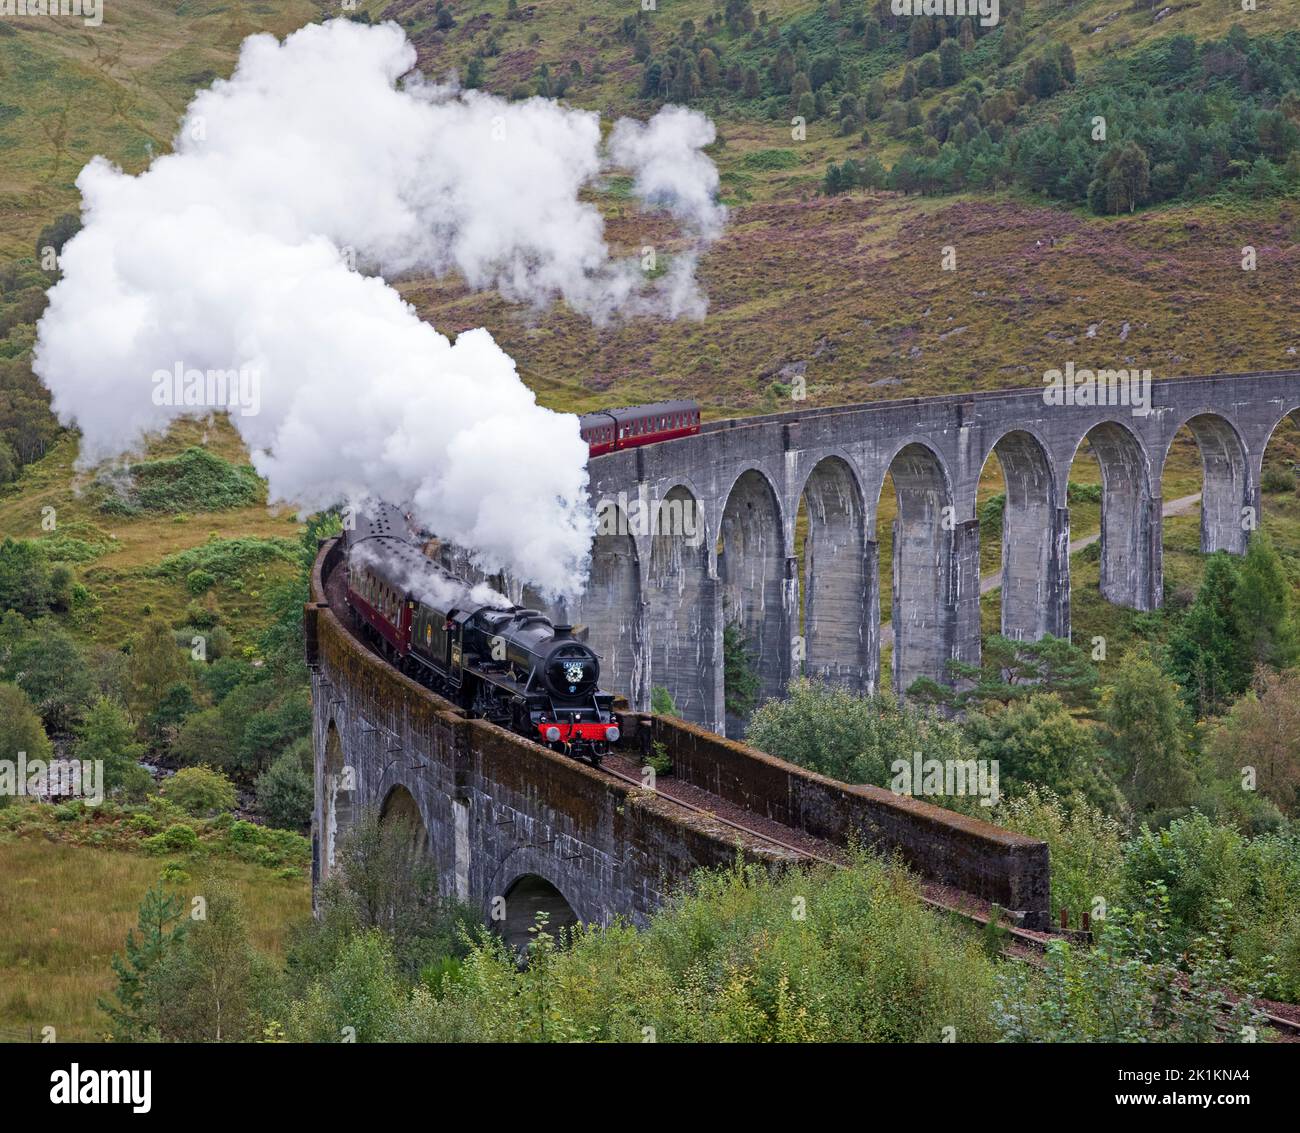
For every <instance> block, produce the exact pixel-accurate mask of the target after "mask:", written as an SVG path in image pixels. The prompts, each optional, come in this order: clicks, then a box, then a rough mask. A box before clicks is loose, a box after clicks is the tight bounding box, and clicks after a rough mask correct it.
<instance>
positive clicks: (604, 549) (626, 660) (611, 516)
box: [562, 504, 647, 707]
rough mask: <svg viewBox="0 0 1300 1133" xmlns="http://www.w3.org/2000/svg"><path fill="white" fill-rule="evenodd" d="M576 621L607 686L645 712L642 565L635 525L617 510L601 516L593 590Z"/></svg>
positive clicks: (578, 607)
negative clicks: (634, 529)
mask: <svg viewBox="0 0 1300 1133" xmlns="http://www.w3.org/2000/svg"><path fill="white" fill-rule="evenodd" d="M562 612H563V611H562ZM570 620H571V621H573V622H574V624H575V625H581V626H585V627H586V628H587V631H588V637H587V642H588V644H589V645H590V646H591V647H592V648H593V649H594V650H595V651H596V653H597V655H598V656H599V657H600V662H601V675H600V683H601V687H603V688H606V689H608V690H609V691H610V692H615V693H621V694H622V695H623V696H626V697H627V698H628V701H629V702H630V703H631V704H632V705H633V706H635V707H644V706H645V700H646V696H647V693H646V690H645V689H644V688H643V684H644V681H643V675H644V674H643V672H642V669H643V665H642V657H641V641H642V610H641V562H640V557H639V556H638V554H637V546H636V539H635V538H634V536H633V527H632V525H631V522H630V521H629V519H628V516H627V513H626V512H625V511H624V510H623V509H622V508H620V507H618V506H617V505H614V504H610V505H608V506H607V507H605V508H603V509H602V510H601V512H600V513H599V529H598V531H597V534H596V538H595V539H594V540H593V541H592V545H591V572H590V574H589V576H588V580H587V589H586V592H585V593H584V594H583V595H582V597H581V598H580V599H579V600H578V601H577V602H576V603H575V605H574V609H573V611H572V612H571V615H570Z"/></svg>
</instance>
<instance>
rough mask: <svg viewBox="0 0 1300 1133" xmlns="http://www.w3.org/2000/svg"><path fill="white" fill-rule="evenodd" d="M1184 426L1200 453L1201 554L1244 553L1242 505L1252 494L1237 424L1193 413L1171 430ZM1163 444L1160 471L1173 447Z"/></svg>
mask: <svg viewBox="0 0 1300 1133" xmlns="http://www.w3.org/2000/svg"><path fill="white" fill-rule="evenodd" d="M1183 426H1186V427H1187V429H1188V431H1189V432H1190V433H1191V434H1192V437H1193V439H1194V440H1195V441H1196V447H1197V449H1198V450H1199V452H1200V455H1201V473H1202V478H1201V550H1202V552H1204V553H1205V554H1207V555H1208V554H1210V553H1212V552H1214V551H1229V552H1231V553H1232V554H1234V555H1241V554H1245V552H1246V537H1247V527H1246V525H1245V524H1244V523H1243V522H1242V508H1244V507H1247V506H1249V504H1250V501H1251V499H1252V496H1253V491H1252V484H1251V474H1250V464H1249V460H1248V457H1247V453H1246V445H1245V442H1244V441H1243V440H1242V437H1241V434H1240V433H1239V432H1238V431H1237V427H1236V426H1235V425H1234V424H1233V423H1232V422H1231V421H1229V420H1228V419H1227V418H1226V417H1223V416H1220V415H1219V414H1217V413H1197V414H1195V415H1193V416H1192V417H1189V418H1188V419H1187V420H1185V421H1183V422H1182V423H1181V424H1180V425H1179V426H1178V429H1175V430H1174V436H1177V434H1178V431H1179V429H1182V428H1183ZM1173 443H1174V442H1173V438H1172V437H1171V438H1170V441H1169V444H1168V445H1167V446H1166V447H1165V452H1164V456H1163V457H1162V459H1161V462H1160V465H1161V470H1162V472H1163V469H1164V465H1165V463H1166V462H1167V461H1168V460H1169V452H1170V450H1171V449H1172V448H1173Z"/></svg>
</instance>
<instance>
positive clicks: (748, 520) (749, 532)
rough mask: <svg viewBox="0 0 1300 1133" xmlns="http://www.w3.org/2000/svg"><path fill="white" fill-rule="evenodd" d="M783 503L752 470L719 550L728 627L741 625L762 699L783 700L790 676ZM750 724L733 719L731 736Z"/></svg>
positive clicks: (740, 485)
mask: <svg viewBox="0 0 1300 1133" xmlns="http://www.w3.org/2000/svg"><path fill="white" fill-rule="evenodd" d="M784 531H785V529H784V526H783V524H782V520H781V505H780V503H779V502H778V498H777V493H776V491H775V489H774V488H773V487H772V483H771V481H770V480H769V479H768V478H767V476H766V475H764V474H763V473H762V472H760V471H758V470H757V469H755V468H750V469H748V470H747V471H745V472H742V473H741V474H740V476H739V477H737V478H736V481H735V483H734V484H732V486H731V491H730V492H729V493H728V494H727V502H726V505H725V506H724V508H723V510H722V521H721V523H720V524H719V530H718V537H717V544H716V551H717V562H718V581H719V584H720V586H721V589H722V620H723V624H724V626H725V625H727V624H736V625H738V626H739V627H740V630H741V632H742V633H743V635H744V636H745V639H746V641H747V643H748V649H749V651H750V654H751V656H752V658H753V663H754V670H755V672H756V674H757V676H758V698H759V700H760V701H761V700H764V699H766V698H768V697H773V696H780V695H781V693H782V691H783V690H784V688H785V681H786V675H787V673H788V672H789V666H788V657H789V633H788V630H787V621H786V610H785V580H786V555H785V534H784ZM743 727H744V721H743V720H741V719H738V718H735V717H733V716H731V715H728V719H727V735H729V736H731V737H733V738H735V737H737V736H739V735H740V734H741V732H742V731H743Z"/></svg>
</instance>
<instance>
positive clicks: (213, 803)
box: [162, 766, 235, 818]
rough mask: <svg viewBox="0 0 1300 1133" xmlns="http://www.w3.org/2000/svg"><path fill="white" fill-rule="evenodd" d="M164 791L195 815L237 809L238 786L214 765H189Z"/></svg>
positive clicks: (168, 782)
mask: <svg viewBox="0 0 1300 1133" xmlns="http://www.w3.org/2000/svg"><path fill="white" fill-rule="evenodd" d="M162 794H163V795H164V796H166V797H167V798H168V799H170V800H171V801H172V802H174V803H175V804H176V805H177V806H179V807H180V808H181V809H182V810H184V811H185V813H186V814H189V815H192V816H194V817H195V818H206V817H209V816H210V815H214V814H217V813H219V812H221V811H230V810H234V808H235V785H234V783H232V782H231V781H230V780H229V779H227V778H226V776H225V775H223V774H222V773H221V772H220V771H214V770H212V768H210V767H202V766H200V767H185V768H182V769H181V770H180V771H178V772H176V774H175V775H173V776H172V777H171V778H170V779H168V780H167V782H166V783H164V784H163V786H162Z"/></svg>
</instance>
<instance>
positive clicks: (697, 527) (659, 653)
mask: <svg viewBox="0 0 1300 1133" xmlns="http://www.w3.org/2000/svg"><path fill="white" fill-rule="evenodd" d="M715 598H716V594H715V587H714V585H713V580H712V579H710V578H709V543H708V531H707V528H706V525H705V522H704V515H703V512H702V510H701V508H700V503H699V500H698V499H697V498H696V496H695V495H694V494H693V493H692V492H691V490H690V489H689V488H687V487H686V486H685V485H682V484H678V485H675V486H674V487H672V488H670V489H669V490H668V491H667V492H666V493H665V494H664V496H663V498H662V499H661V500H659V501H658V504H657V506H656V507H655V511H654V533H653V535H652V536H651V540H650V564H649V569H648V570H647V572H646V602H647V605H648V607H649V608H648V611H647V624H648V625H650V626H652V627H657V628H656V631H655V632H652V633H651V634H650V635H649V645H650V680H649V684H650V686H651V688H653V687H654V686H656V685H660V686H662V687H663V688H665V689H667V690H668V693H669V694H670V695H671V696H672V698H673V703H674V704H675V705H676V706H677V711H678V712H679V713H680V714H681V715H682V717H683V719H686V720H691V721H693V722H695V723H702V724H712V723H713V715H714V700H715V695H716V694H715V687H714V686H715V679H714V677H715V672H716V666H717V656H716V653H717V644H716V637H717V617H716V611H715V610H714V602H715Z"/></svg>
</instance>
